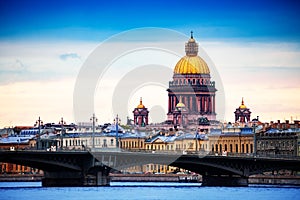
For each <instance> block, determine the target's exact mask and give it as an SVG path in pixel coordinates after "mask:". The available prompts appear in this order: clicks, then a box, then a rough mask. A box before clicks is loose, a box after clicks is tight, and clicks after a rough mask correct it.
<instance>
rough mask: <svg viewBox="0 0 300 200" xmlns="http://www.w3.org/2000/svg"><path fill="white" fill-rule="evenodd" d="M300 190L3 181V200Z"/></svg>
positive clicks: (293, 193) (273, 196)
mask: <svg viewBox="0 0 300 200" xmlns="http://www.w3.org/2000/svg"><path fill="white" fill-rule="evenodd" d="M299 198H300V187H293V186H280V187H278V186H267V185H264V186H261V185H250V186H249V187H201V186H200V184H188V183H112V184H111V186H110V187H49V188H46V187H45V188H44V187H41V183H40V182H0V199H1V200H6V199H12V200H15V199H18V200H22V199H34V200H35V199H38V200H39V199H41V200H55V199H57V200H80V199H84V200H89V199H116V200H123V199H126V200H131V199H133V200H134V199H137V200H143V199H151V200H152V199H156V200H159V199H172V200H173V199H183V200H192V199H203V200H210V199H222V200H227V199H239V200H248V199H255V200H258V199H259V200H268V199H270V200H277V199H278V200H284V199H295V200H296V199H299Z"/></svg>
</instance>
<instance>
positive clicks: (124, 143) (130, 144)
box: [119, 132, 147, 151]
mask: <svg viewBox="0 0 300 200" xmlns="http://www.w3.org/2000/svg"><path fill="white" fill-rule="evenodd" d="M146 138H147V134H146V133H145V132H135V133H124V134H123V135H122V137H120V139H119V141H120V142H119V143H120V148H122V149H124V150H130V151H143V150H145V140H146Z"/></svg>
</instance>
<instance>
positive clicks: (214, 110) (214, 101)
mask: <svg viewBox="0 0 300 200" xmlns="http://www.w3.org/2000/svg"><path fill="white" fill-rule="evenodd" d="M213 113H216V98H215V95H214V96H213Z"/></svg>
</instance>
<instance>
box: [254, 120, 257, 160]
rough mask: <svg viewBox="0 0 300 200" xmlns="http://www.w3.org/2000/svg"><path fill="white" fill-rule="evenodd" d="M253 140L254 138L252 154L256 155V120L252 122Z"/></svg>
mask: <svg viewBox="0 0 300 200" xmlns="http://www.w3.org/2000/svg"><path fill="white" fill-rule="evenodd" d="M257 122H258V116H257ZM253 134H254V135H253V140H254V152H253V155H254V157H256V151H257V146H256V122H254V124H253Z"/></svg>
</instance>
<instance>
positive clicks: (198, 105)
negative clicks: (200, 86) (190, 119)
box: [196, 97, 200, 112]
mask: <svg viewBox="0 0 300 200" xmlns="http://www.w3.org/2000/svg"><path fill="white" fill-rule="evenodd" d="M196 103H197V112H200V97H197V102H196Z"/></svg>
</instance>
